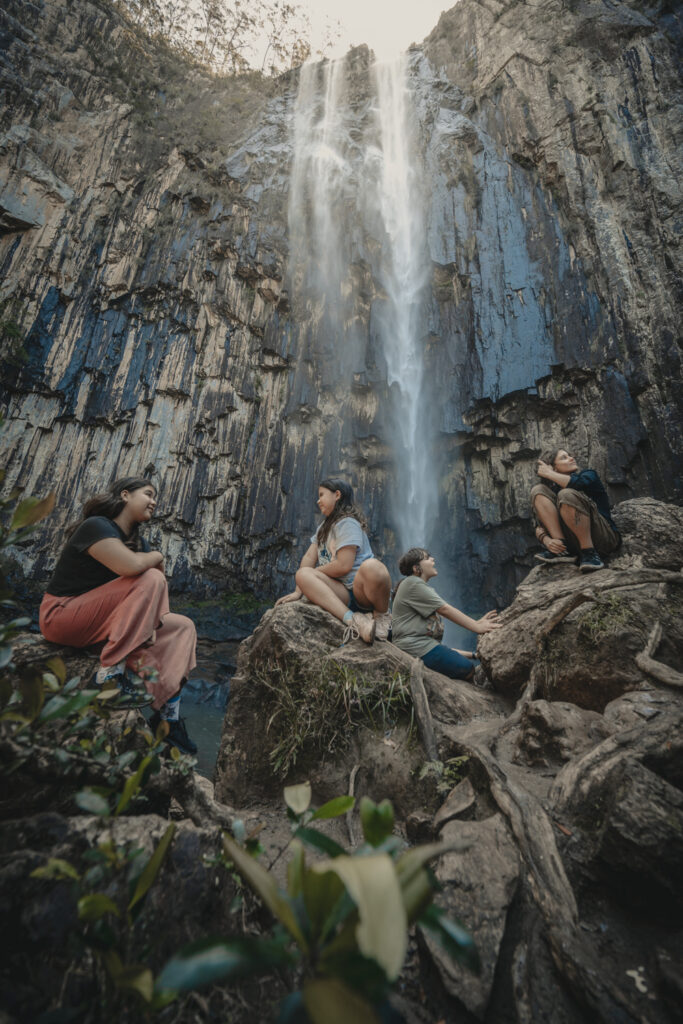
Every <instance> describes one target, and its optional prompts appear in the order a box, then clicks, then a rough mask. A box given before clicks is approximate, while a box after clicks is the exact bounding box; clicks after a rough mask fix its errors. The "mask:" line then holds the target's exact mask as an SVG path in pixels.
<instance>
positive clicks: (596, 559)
mask: <svg viewBox="0 0 683 1024" xmlns="http://www.w3.org/2000/svg"><path fill="white" fill-rule="evenodd" d="M604 568H605V563H604V562H603V561H602V559H601V558H600V555H599V554H598V553H597V551H596V550H595V548H591V549H590V551H582V552H581V559H580V561H579V570H580V572H595V571H596V570H597V569H604Z"/></svg>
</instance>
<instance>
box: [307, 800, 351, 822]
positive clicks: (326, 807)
mask: <svg viewBox="0 0 683 1024" xmlns="http://www.w3.org/2000/svg"><path fill="white" fill-rule="evenodd" d="M355 803H356V798H355V797H353V796H336V797H335V798H334V799H333V800H328V801H327V803H326V804H323V805H322V807H319V808H318V810H317V811H316V812H315V814H314V815H313V816H312V817H311V821H322V820H324V819H326V818H338V817H339V815H340V814H346V812H347V811H350V810H352V809H353V807H354V805H355Z"/></svg>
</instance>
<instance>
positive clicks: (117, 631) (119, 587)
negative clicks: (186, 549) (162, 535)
mask: <svg viewBox="0 0 683 1024" xmlns="http://www.w3.org/2000/svg"><path fill="white" fill-rule="evenodd" d="M39 621H40V631H41V633H42V634H43V636H44V637H45V639H46V640H49V641H51V642H52V643H56V644H65V645H67V646H69V647H88V646H89V645H90V644H97V643H102V642H104V648H103V650H102V654H101V655H100V661H101V663H102V664H103V665H106V666H108V665H115V664H116V663H117V662H118V661H124V660H125V662H126V664H127V665H128V666H129V667H130V668H132V669H133V670H135V671H138V672H140V671H141V670H142V674H143V676H144V674H145V673H144V670H145V669H148V668H152V669H156V673H157V678H156V680H155V681H154V682H151V681H150V682H147V681H146V683H145V685H146V687H147V689H148V691H149V692H150V693H151V694H152V695H153V696H154V705H153V706H154V707H155V708H160V707H161V705H162V704H163V703H164V702H165V701H167V700H168V699H169V698H170V697H173V696H174V695H175V694H176V693H178V691H179V690H180V687H181V684H182V683H183V682H184V680H185V679H187V677H188V675H189V674H190V672H191V671H192V669H193V668H194V667H195V665H196V664H197V661H196V659H195V648H196V644H197V633H196V630H195V628H194V623H193V622H192V621H191V619H188V618H187V617H186V616H185V615H174V614H173V613H172V612H169V610H168V585H167V583H166V577H165V576H164V574H163V573H162V572H160V571H159V569H146V570H145V572H143V573H140V575H139V576H119V577H118V578H117V579H115V580H112V581H111V583H105V584H104V585H103V586H101V587H96V588H95V590H89V591H88V592H87V593H86V594H79V595H78V596H77V597H55V596H54V595H52V594H45V596H44V598H43V600H42V602H41V605H40V620H39Z"/></svg>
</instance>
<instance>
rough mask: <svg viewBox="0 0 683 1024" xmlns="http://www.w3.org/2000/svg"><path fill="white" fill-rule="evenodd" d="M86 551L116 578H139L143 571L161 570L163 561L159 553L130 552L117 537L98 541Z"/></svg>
mask: <svg viewBox="0 0 683 1024" xmlns="http://www.w3.org/2000/svg"><path fill="white" fill-rule="evenodd" d="M87 551H88V554H89V555H90V556H91V558H94V559H95V561H97V562H101V563H102V565H106V567H107V569H111V571H112V572H115V573H116V575H117V576H139V575H140V573H141V572H144V571H145V569H154V568H161V566H162V563H163V561H164V556H163V555H162V553H161V551H131V550H130V548H127V547H126V545H125V544H124V543H123V541H122V540H119V539H118V538H117V537H106V538H105V539H104V540H98V541H96V543H95V544H91V545H90V547H89V548H88V549H87Z"/></svg>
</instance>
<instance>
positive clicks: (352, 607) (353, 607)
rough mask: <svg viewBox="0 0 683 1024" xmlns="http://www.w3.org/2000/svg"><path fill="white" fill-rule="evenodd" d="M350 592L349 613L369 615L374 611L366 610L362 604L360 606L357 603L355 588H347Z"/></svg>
mask: <svg viewBox="0 0 683 1024" xmlns="http://www.w3.org/2000/svg"><path fill="white" fill-rule="evenodd" d="M346 589H347V590H348V592H349V611H351V612H361V613H364V614H366V615H367V613H368V612H371V611H372V608H364V607H363V605H362V604H358V601H356V595H355V594H354V592H353V587H347V588H346Z"/></svg>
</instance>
